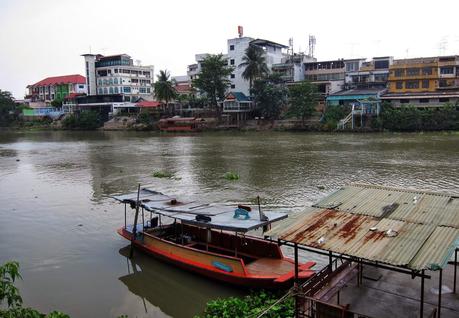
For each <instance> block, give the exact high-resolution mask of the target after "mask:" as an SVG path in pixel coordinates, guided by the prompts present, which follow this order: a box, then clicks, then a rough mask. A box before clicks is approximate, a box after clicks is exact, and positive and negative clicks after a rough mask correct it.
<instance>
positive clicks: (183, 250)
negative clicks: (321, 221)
mask: <svg viewBox="0 0 459 318" xmlns="http://www.w3.org/2000/svg"><path fill="white" fill-rule="evenodd" d="M118 233H119V234H120V235H121V236H123V237H124V238H126V239H128V240H131V238H132V234H131V233H130V232H128V231H126V230H125V229H124V228H121V229H118ZM134 245H135V247H136V248H138V249H140V250H142V251H143V252H145V253H147V254H150V255H152V256H153V257H155V258H157V259H159V260H161V261H163V262H166V263H169V264H171V265H174V266H176V267H179V268H182V269H184V270H187V271H189V272H193V273H196V274H199V275H202V276H205V277H208V278H210V279H213V280H219V281H222V282H225V283H228V284H232V285H237V286H241V287H247V288H266V289H273V288H284V287H290V286H291V285H292V284H293V268H294V267H293V261H292V260H290V259H287V258H284V257H281V258H280V259H279V261H282V262H283V263H287V264H291V268H292V271H289V273H287V276H288V277H287V278H285V276H286V274H285V273H284V274H283V275H282V274H281V273H277V274H276V273H272V272H269V271H270V268H269V267H268V268H266V273H261V274H260V273H257V274H254V273H251V272H250V270H249V269H248V266H246V265H245V264H244V261H243V260H242V259H241V258H237V257H229V256H225V255H219V254H217V253H211V252H205V251H201V250H196V249H194V248H189V247H186V246H181V245H179V244H175V243H173V242H169V241H166V240H163V239H161V238H158V237H155V236H152V235H148V234H143V240H139V239H137V240H134ZM279 252H280V249H279ZM215 262H218V263H220V264H224V265H226V266H230V267H231V271H225V270H224V268H225V267H223V269H222V268H221V267H220V268H219V267H215V265H213V264H215ZM312 265H313V264H311V266H312ZM308 273H309V274H310V275H309V276H312V275H313V273H314V272H313V271H309V272H308ZM289 275H290V276H289ZM282 276H284V279H282ZM303 276H308V275H303Z"/></svg>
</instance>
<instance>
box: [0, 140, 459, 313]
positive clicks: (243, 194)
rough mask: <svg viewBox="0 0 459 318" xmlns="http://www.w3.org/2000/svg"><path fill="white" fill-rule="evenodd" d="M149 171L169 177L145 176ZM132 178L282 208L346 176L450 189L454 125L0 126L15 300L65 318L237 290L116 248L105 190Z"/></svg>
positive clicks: (186, 306)
mask: <svg viewBox="0 0 459 318" xmlns="http://www.w3.org/2000/svg"><path fill="white" fill-rule="evenodd" d="M158 170H162V171H168V172H172V173H173V174H174V178H172V179H158V178H154V177H153V176H152V173H153V172H154V171H158ZM227 171H234V172H237V173H238V174H239V175H240V179H239V180H238V181H228V180H226V179H224V178H223V175H224V174H225V172H227ZM139 182H140V183H141V184H143V185H147V184H148V185H150V187H152V188H155V189H157V190H159V191H162V192H165V193H171V194H174V195H181V194H186V195H187V196H195V197H196V198H199V199H202V200H207V201H213V202H253V200H254V198H256V196H260V197H261V199H262V203H263V204H264V205H266V206H269V207H271V208H277V209H280V210H285V211H288V212H292V211H301V210H302V208H303V207H304V206H305V205H310V204H312V203H313V202H315V201H317V200H318V199H319V198H321V197H323V196H325V195H326V194H328V193H331V192H332V191H333V190H336V189H337V188H339V187H340V186H342V185H345V184H348V183H350V182H364V183H377V184H382V185H389V186H397V187H416V188H419V189H428V190H435V191H445V192H453V193H456V194H459V133H422V134H419V133H417V134H316V133H307V134H306V133H284V132H266V133H253V132H251V133H242V132H222V133H205V134H196V135H184V136H180V135H159V134H157V133H136V132H61V131H56V132H27V133H23V132H21V133H19V132H4V131H2V132H0V203H1V204H0V263H3V262H5V261H7V260H17V261H19V262H20V264H21V272H22V275H23V281H22V282H20V283H19V284H18V286H19V287H20V290H21V293H22V295H23V298H24V302H25V305H27V306H31V307H36V308H38V309H40V310H42V311H44V312H48V311H51V310H53V309H58V310H60V311H63V312H66V313H68V314H70V315H71V316H72V317H117V316H119V315H121V314H127V315H129V317H169V316H171V317H192V316H193V315H194V314H197V313H199V312H201V311H202V309H203V308H204V306H205V303H206V302H207V301H208V300H210V299H213V298H217V297H226V296H230V295H241V294H243V293H244V292H243V291H241V290H238V289H235V288H232V287H229V286H224V285H222V284H219V283H217V282H213V281H211V280H208V279H205V278H201V277H199V276H195V275H192V274H189V273H186V272H183V271H180V270H178V269H175V268H173V267H170V266H167V265H165V264H163V263H160V262H158V261H156V260H154V259H151V258H149V257H146V256H144V255H142V254H140V253H136V255H135V257H134V259H133V260H129V259H128V258H127V257H126V255H127V248H126V247H127V246H128V244H127V242H126V241H125V240H124V239H122V238H121V237H119V236H118V235H117V234H116V232H115V231H116V228H117V227H119V226H121V225H122V224H123V223H124V214H123V208H122V206H121V205H118V204H117V203H116V202H114V201H113V200H112V199H110V198H109V196H110V195H111V194H114V193H120V192H126V191H130V190H135V188H136V185H137V183H139ZM286 253H287V254H288V253H290V251H289V250H286ZM302 257H303V258H308V259H313V260H316V261H317V262H318V263H319V265H320V264H323V260H322V259H320V258H317V256H314V255H302Z"/></svg>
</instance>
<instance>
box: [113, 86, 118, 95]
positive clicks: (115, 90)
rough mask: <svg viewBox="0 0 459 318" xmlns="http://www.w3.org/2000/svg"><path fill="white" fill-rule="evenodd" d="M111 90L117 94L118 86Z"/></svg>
mask: <svg viewBox="0 0 459 318" xmlns="http://www.w3.org/2000/svg"><path fill="white" fill-rule="evenodd" d="M113 91H114V93H115V94H118V87H116V86H115V89H114V90H113Z"/></svg>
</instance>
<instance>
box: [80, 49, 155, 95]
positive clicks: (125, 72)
mask: <svg viewBox="0 0 459 318" xmlns="http://www.w3.org/2000/svg"><path fill="white" fill-rule="evenodd" d="M83 56H84V59H85V69H86V80H87V85H88V93H89V95H111V94H121V95H123V99H124V101H126V102H136V101H137V100H139V99H140V98H142V99H145V100H151V99H152V98H153V88H152V85H153V73H154V67H153V66H152V65H149V66H141V65H140V63H138V65H134V62H133V60H132V58H131V57H130V56H129V55H127V54H118V55H111V56H103V55H100V54H84V55H83Z"/></svg>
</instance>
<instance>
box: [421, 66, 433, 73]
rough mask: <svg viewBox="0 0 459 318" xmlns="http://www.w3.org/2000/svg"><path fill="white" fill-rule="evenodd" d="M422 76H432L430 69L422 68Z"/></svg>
mask: <svg viewBox="0 0 459 318" xmlns="http://www.w3.org/2000/svg"><path fill="white" fill-rule="evenodd" d="M422 75H432V68H431V67H423V68H422Z"/></svg>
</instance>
